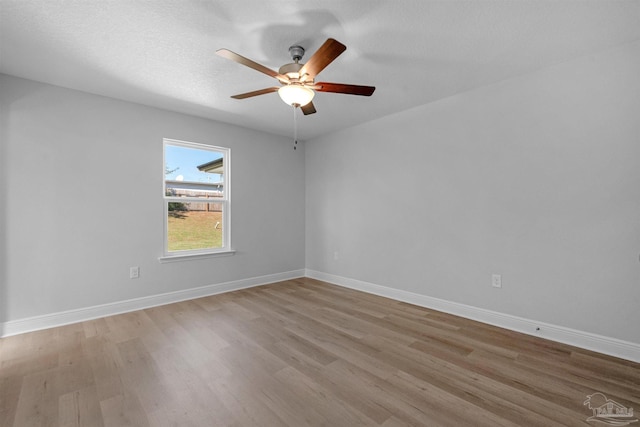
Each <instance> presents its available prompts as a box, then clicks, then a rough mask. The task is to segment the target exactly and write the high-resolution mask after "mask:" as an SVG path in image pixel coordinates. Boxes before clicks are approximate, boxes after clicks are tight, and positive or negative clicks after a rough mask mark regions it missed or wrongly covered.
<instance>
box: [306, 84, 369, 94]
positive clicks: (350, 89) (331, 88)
mask: <svg viewBox="0 0 640 427" xmlns="http://www.w3.org/2000/svg"><path fill="white" fill-rule="evenodd" d="M313 88H314V89H315V90H317V91H318V92H334V93H346V94H348V95H362V96H371V94H372V93H373V91H375V90H376V88H375V86H359V85H347V84H344V83H328V82H319V83H316V84H315V85H314V87H313Z"/></svg>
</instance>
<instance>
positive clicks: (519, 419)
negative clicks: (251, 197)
mask: <svg viewBox="0 0 640 427" xmlns="http://www.w3.org/2000/svg"><path fill="white" fill-rule="evenodd" d="M598 392H599V393H603V394H605V395H606V396H607V397H608V398H609V399H612V400H614V401H616V402H617V403H619V404H621V405H623V406H625V407H628V408H633V409H634V410H635V413H636V414H637V413H638V412H640V364H638V363H634V362H630V361H626V360H621V359H617V358H615V357H611V356H606V355H601V354H598V353H594V352H591V351H588V350H584V349H578V348H574V347H571V346H568V345H565V344H560V343H555V342H551V341H547V340H543V339H540V338H537V337H534V336H529V335H522V334H519V333H516V332H513V331H508V330H504V329H500V328H496V327H493V326H490V325H486V324H482V323H479V322H475V321H471V320H468V319H463V318H460V317H455V316H451V315H448V314H445V313H441V312H437V311H434V310H429V309H425V308H421V307H417V306H413V305H411V304H407V303H404V302H399V301H393V300H389V299H386V298H382V297H379V296H376V295H371V294H364V293H361V292H358V291H355V290H352V289H346V288H341V287H338V286H334V285H330V284H327V283H324V282H321V281H318V280H314V279H307V278H300V279H295V280H288V281H284V282H280V283H274V284H271V285H266V286H260V287H255V288H248V289H244V290H240V291H236V292H229V293H225V294H220V295H214V296H209V297H203V298H198V299H195V300H191V301H183V302H179V303H176V304H169V305H165V306H160V307H154V308H149V309H145V310H140V311H136V312H131V313H125V314H122V315H118V316H109V317H105V318H103V319H95V320H91V321H87V322H81V323H78V324H73V325H67V326H64V327H60V328H52V329H48V330H44V331H37V332H33V333H28V334H22V335H18V336H14V337H8V338H4V339H2V340H0V425H1V426H2V427H5V426H6V427H31V426H52V427H54V426H55V427H78V426H91V427H93V426H97V427H111V426H118V427H121V426H136V427H140V426H141V427H144V426H151V427H156V426H179V427H183V426H195V427H199V426H207V427H208V426H221V427H244V426H260V427H269V426H292V427H300V426H320V425H325V426H386V427H396V426H431V425H433V426H460V425H474V426H515V425H526V426H545V427H546V426H554V425H563V426H567V425H568V426H573V425H575V426H584V425H589V423H587V421H586V420H587V418H588V417H589V416H590V415H592V413H591V411H590V410H589V409H588V408H587V407H586V406H584V405H583V402H584V401H585V399H586V398H587V395H590V394H593V393H598Z"/></svg>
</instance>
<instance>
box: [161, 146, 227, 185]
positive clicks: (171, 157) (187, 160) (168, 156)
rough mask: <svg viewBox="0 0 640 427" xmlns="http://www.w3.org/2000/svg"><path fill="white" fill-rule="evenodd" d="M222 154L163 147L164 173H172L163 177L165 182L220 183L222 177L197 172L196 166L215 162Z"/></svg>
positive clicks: (195, 149)
mask: <svg viewBox="0 0 640 427" xmlns="http://www.w3.org/2000/svg"><path fill="white" fill-rule="evenodd" d="M221 157H222V153H218V152H215V151H208V150H199V149H197V148H187V147H177V146H175V145H169V144H167V145H165V171H172V172H171V173H170V174H167V175H165V179H167V180H175V181H188V182H208V183H218V182H222V175H221V174H217V173H207V172H202V171H200V170H198V166H199V165H202V164H205V163H208V162H211V161H213V160H217V159H219V158H221Z"/></svg>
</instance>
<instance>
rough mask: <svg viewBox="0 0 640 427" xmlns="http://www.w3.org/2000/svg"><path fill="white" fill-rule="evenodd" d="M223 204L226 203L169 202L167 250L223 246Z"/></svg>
mask: <svg viewBox="0 0 640 427" xmlns="http://www.w3.org/2000/svg"><path fill="white" fill-rule="evenodd" d="M223 206H224V204H223V203H206V202H179V201H168V202H167V246H168V248H167V250H168V251H170V252H173V251H187V250H198V249H215V248H221V247H222V246H223V240H222V233H223V230H222V214H223Z"/></svg>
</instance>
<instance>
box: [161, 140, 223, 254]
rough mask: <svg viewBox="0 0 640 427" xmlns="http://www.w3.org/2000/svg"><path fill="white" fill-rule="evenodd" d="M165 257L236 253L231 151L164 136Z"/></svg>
mask: <svg viewBox="0 0 640 427" xmlns="http://www.w3.org/2000/svg"><path fill="white" fill-rule="evenodd" d="M163 182H164V186H163V193H164V208H163V209H164V225H165V226H164V255H165V256H164V257H162V258H161V261H163V260H164V261H166V260H170V259H172V258H174V259H175V258H179V257H185V256H194V257H195V256H204V255H210V254H223V253H230V252H232V251H231V245H230V242H231V239H230V233H229V229H230V227H229V211H230V208H229V188H230V185H229V149H228V148H222V147H213V146H210V145H204V144H197V143H193V142H184V141H176V140H171V139H165V140H164V180H163Z"/></svg>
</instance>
